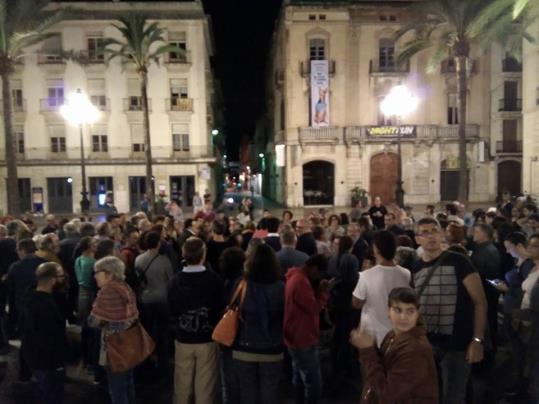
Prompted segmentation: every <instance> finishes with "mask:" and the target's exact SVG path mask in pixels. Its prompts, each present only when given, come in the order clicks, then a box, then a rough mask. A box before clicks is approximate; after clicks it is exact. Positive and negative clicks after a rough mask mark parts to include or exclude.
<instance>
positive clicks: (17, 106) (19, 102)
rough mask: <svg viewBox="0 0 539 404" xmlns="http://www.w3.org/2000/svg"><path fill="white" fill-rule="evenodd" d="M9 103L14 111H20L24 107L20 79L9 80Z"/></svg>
mask: <svg viewBox="0 0 539 404" xmlns="http://www.w3.org/2000/svg"><path fill="white" fill-rule="evenodd" d="M11 105H12V108H13V111H14V112H20V111H23V109H24V100H23V97H22V81H21V80H11Z"/></svg>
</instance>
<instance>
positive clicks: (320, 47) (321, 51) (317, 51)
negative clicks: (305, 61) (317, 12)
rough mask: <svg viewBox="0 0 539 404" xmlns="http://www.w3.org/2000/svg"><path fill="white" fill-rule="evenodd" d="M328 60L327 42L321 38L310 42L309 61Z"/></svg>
mask: <svg viewBox="0 0 539 404" xmlns="http://www.w3.org/2000/svg"><path fill="white" fill-rule="evenodd" d="M325 59H326V41H324V40H323V39H320V38H316V39H311V40H310V41H309V60H325Z"/></svg>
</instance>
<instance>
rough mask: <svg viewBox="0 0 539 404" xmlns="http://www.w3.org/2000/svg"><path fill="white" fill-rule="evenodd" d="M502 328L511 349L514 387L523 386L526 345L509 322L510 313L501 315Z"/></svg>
mask: <svg viewBox="0 0 539 404" xmlns="http://www.w3.org/2000/svg"><path fill="white" fill-rule="evenodd" d="M503 330H504V333H505V335H506V337H507V339H508V340H509V344H510V346H511V351H512V353H513V362H514V369H515V378H516V380H515V382H516V383H515V386H514V387H515V388H516V389H519V388H522V387H523V382H524V366H523V364H524V363H526V345H525V344H524V343H523V342H522V340H521V339H520V336H519V334H518V332H517V331H515V329H514V328H513V325H512V324H511V313H505V314H504V317H503Z"/></svg>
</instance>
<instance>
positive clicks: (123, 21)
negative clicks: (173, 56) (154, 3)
mask: <svg viewBox="0 0 539 404" xmlns="http://www.w3.org/2000/svg"><path fill="white" fill-rule="evenodd" d="M118 22H119V24H113V25H114V27H115V28H116V29H117V30H118V31H120V33H121V34H122V40H118V39H116V38H106V39H105V48H106V53H105V55H106V61H107V63H109V62H110V61H111V60H112V59H114V58H120V59H121V61H122V65H125V64H127V63H133V64H134V65H135V68H136V69H137V71H138V72H147V71H148V67H149V66H150V64H151V62H155V63H156V64H159V58H160V57H161V56H162V55H164V54H166V53H169V52H175V53H178V54H182V53H183V52H184V51H183V49H180V48H178V47H176V46H172V45H168V44H167V43H166V42H165V39H164V37H163V33H164V30H163V29H162V28H160V27H159V26H158V24H157V22H152V23H149V22H148V18H147V16H146V15H144V14H141V13H135V12H132V13H129V14H126V15H125V16H122V17H120V18H119V19H118Z"/></svg>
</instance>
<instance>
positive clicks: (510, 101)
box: [498, 98, 522, 112]
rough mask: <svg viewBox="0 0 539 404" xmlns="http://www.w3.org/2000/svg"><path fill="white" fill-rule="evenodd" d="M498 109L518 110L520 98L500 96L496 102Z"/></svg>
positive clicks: (520, 102) (520, 109)
mask: <svg viewBox="0 0 539 404" xmlns="http://www.w3.org/2000/svg"><path fill="white" fill-rule="evenodd" d="M498 111H500V112H501V111H504V112H520V111H522V98H502V99H500V100H499V102H498Z"/></svg>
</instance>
